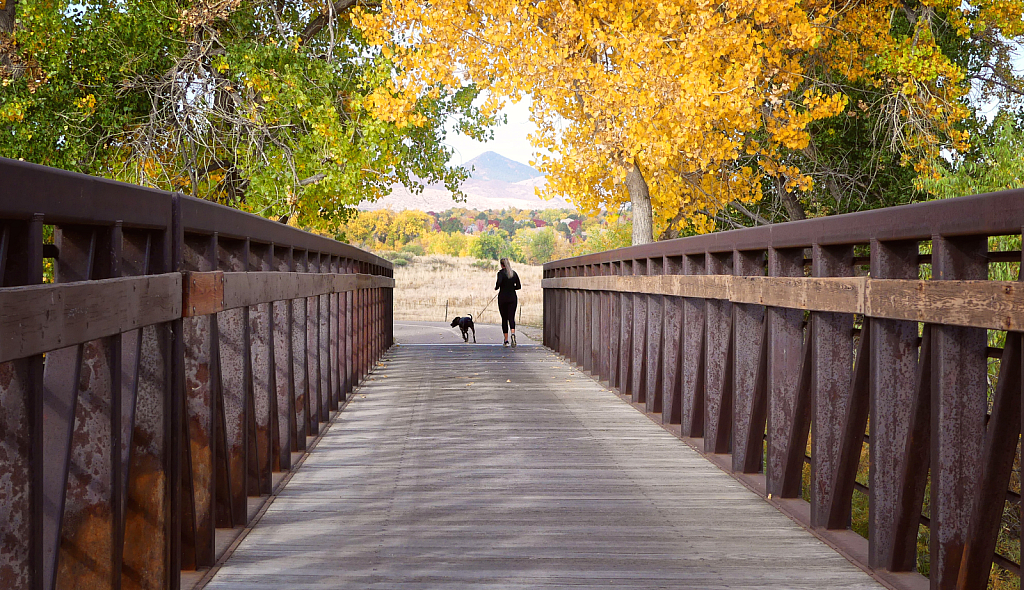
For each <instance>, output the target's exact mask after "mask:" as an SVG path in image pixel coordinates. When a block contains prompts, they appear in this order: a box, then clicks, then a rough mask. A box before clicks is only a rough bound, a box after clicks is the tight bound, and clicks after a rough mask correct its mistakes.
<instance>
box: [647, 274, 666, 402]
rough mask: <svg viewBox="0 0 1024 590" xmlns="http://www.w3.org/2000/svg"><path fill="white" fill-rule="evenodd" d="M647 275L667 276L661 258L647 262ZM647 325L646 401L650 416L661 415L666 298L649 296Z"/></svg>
mask: <svg viewBox="0 0 1024 590" xmlns="http://www.w3.org/2000/svg"><path fill="white" fill-rule="evenodd" d="M647 274H648V275H651V276H661V275H663V274H665V268H664V260H663V259H661V258H650V259H648V260H647ZM646 300H647V318H646V320H645V323H646V324H647V334H646V341H647V344H646V346H645V347H644V367H643V372H644V392H643V393H644V400H645V402H646V409H647V412H648V413H650V414H659V413H661V411H662V409H663V407H664V400H663V399H662V389H663V383H662V378H663V377H664V375H663V373H662V363H663V360H662V352H663V351H664V349H665V344H664V342H663V341H662V333H663V331H664V330H663V326H664V323H665V309H664V307H665V297H664V296H662V295H647V296H646Z"/></svg>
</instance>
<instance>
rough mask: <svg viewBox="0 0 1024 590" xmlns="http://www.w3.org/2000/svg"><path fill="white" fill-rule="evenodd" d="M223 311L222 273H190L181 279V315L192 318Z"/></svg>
mask: <svg viewBox="0 0 1024 590" xmlns="http://www.w3.org/2000/svg"><path fill="white" fill-rule="evenodd" d="M223 309H224V273H223V272H221V271H214V272H190V273H185V276H184V277H183V288H182V298H181V315H182V316H184V317H194V316H200V315H207V314H211V313H216V312H218V311H221V310H223Z"/></svg>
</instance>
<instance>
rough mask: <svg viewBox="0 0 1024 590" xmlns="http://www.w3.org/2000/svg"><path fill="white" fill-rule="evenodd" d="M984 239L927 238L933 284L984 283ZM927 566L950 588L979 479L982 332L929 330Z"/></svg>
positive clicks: (936, 582)
mask: <svg viewBox="0 0 1024 590" xmlns="http://www.w3.org/2000/svg"><path fill="white" fill-rule="evenodd" d="M987 252H988V239H987V238H986V237H985V236H971V237H963V238H960V237H946V236H934V237H933V238H932V278H933V279H934V280H949V279H968V280H984V279H987V278H988V264H987V262H988V261H987V256H986V255H987ZM932 346H933V350H932V355H933V359H932V392H933V394H932V395H933V400H934V401H933V403H932V436H931V441H932V443H931V444H932V449H931V472H932V478H931V503H930V509H931V518H932V526H931V527H930V529H929V530H930V532H931V542H930V561H931V564H932V565H931V567H932V572H933V574H932V582H933V588H938V589H945V588H953V587H955V586H956V581H957V578H958V575H959V569H960V562H961V555H962V553H963V548H964V544H965V543H966V542H967V528H968V525H969V521H970V510H971V504H972V498H973V497H974V496H975V495H976V494H978V492H979V490H978V488H977V486H976V482H977V481H978V478H979V477H980V476H981V472H982V470H981V461H980V458H981V453H982V450H983V445H984V434H985V415H986V413H987V410H988V407H987V406H988V399H987V392H986V388H987V369H986V346H987V342H986V334H985V330H983V329H980V328H962V327H956V326H946V325H936V326H934V327H933V333H932Z"/></svg>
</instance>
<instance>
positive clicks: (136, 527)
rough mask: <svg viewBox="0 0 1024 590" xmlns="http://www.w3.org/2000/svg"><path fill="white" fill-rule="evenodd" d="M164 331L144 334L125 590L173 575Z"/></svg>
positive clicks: (150, 587)
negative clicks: (170, 563)
mask: <svg viewBox="0 0 1024 590" xmlns="http://www.w3.org/2000/svg"><path fill="white" fill-rule="evenodd" d="M169 348H170V347H169V346H168V342H167V338H166V328H164V327H162V326H151V327H148V328H145V329H143V331H142V362H141V366H142V367H144V370H143V371H142V372H141V374H140V375H139V384H138V394H137V395H138V401H137V403H136V413H135V429H134V432H133V434H132V449H131V465H130V466H129V471H128V473H129V477H130V480H129V482H128V495H127V497H126V498H125V534H124V562H123V564H122V571H121V588H122V590H156V589H158V588H165V587H166V586H167V580H168V576H169V572H168V570H167V567H168V564H167V562H166V560H165V559H164V556H165V555H166V551H167V547H166V540H165V534H164V528H165V527H166V526H167V519H168V517H169V515H168V514H167V512H166V506H167V497H166V489H167V485H166V479H167V475H166V473H164V470H163V469H164V467H163V454H164V451H165V449H164V407H165V406H164V404H165V400H166V396H167V395H169V392H168V391H166V379H165V375H166V371H165V366H166V365H165V359H166V358H167V355H168V354H169V353H170V350H169Z"/></svg>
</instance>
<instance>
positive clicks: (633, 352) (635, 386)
mask: <svg viewBox="0 0 1024 590" xmlns="http://www.w3.org/2000/svg"><path fill="white" fill-rule="evenodd" d="M647 264H648V260H647V259H646V258H637V259H635V260H633V269H632V270H633V276H646V275H648V274H649V271H648V269H647ZM647 299H648V296H647V295H644V294H641V293H634V294H633V339H632V342H631V346H630V373H631V375H632V377H633V379H632V383H630V388H629V395H630V399H632V401H633V403H634V404H645V403H647V368H646V366H645V365H646V362H645V361H646V360H647Z"/></svg>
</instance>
